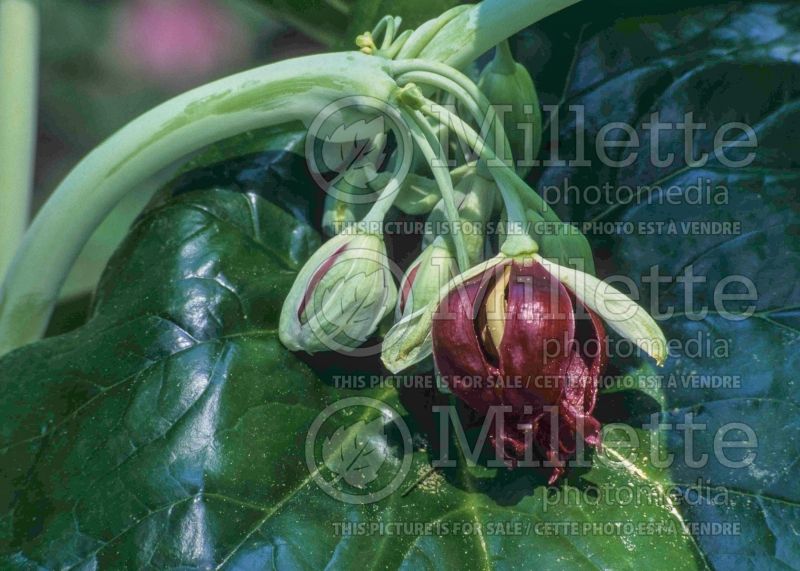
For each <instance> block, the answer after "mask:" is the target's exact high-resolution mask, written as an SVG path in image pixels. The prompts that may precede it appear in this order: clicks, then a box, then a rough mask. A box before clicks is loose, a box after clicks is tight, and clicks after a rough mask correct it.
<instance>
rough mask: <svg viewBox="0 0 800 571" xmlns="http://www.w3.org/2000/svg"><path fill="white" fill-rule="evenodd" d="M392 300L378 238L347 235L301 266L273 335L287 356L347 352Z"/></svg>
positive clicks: (393, 290)
mask: <svg viewBox="0 0 800 571" xmlns="http://www.w3.org/2000/svg"><path fill="white" fill-rule="evenodd" d="M396 301H397V287H396V286H395V284H394V280H393V278H392V271H391V269H390V261H389V258H388V257H387V255H386V245H385V244H384V241H383V237H382V236H378V235H375V234H367V233H360V232H353V231H347V232H345V233H343V234H339V235H338V236H336V237H334V238H332V239H331V240H329V241H328V242H326V243H325V244H323V246H322V247H321V248H320V249H319V250H317V251H316V252H315V253H314V255H313V256H311V258H309V260H308V261H307V262H306V264H305V265H304V266H303V268H302V269H301V270H300V273H299V274H298V275H297V278H296V279H295V282H294V285H293V286H292V289H291V291H290V292H289V295H288V296H287V298H286V300H285V301H284V303H283V309H282V310H281V318H280V326H279V336H280V339H281V342H282V343H283V344H284V345H285V346H286V347H288V348H289V349H291V350H293V351H299V350H304V351H307V352H308V353H315V352H318V351H328V350H334V351H335V350H342V349H352V348H356V347H358V346H359V345H361V344H363V343H364V342H365V341H366V340H367V338H368V337H369V336H370V335H372V334H373V333H374V332H375V330H376V329H377V327H378V325H379V324H380V322H381V320H382V319H383V318H384V317H385V316H386V315H387V314H389V313H390V312H391V311H392V310H393V309H394V306H395V303H396Z"/></svg>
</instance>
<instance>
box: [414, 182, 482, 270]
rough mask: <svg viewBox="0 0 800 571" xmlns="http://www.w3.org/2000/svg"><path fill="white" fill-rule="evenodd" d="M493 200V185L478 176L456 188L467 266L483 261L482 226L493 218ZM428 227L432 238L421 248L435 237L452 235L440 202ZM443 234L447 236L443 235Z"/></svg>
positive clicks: (426, 240)
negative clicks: (468, 263)
mask: <svg viewBox="0 0 800 571" xmlns="http://www.w3.org/2000/svg"><path fill="white" fill-rule="evenodd" d="M494 200H495V187H494V183H492V182H490V181H488V180H486V179H485V178H483V177H481V176H480V175H476V174H472V175H468V176H465V177H464V178H463V179H462V180H461V181H460V182H459V183H458V184H457V185H456V191H455V202H456V206H457V207H458V214H459V218H460V223H461V233H462V235H463V236H464V245H465V246H466V248H467V256H468V257H469V261H470V264H477V263H478V262H480V261H481V260H483V257H484V256H483V254H484V242H485V225H486V221H487V220H489V218H490V216H491V214H492V209H493V208H494ZM428 226H429V227H430V228H432V229H433V230H434V234H426V235H425V236H424V237H423V238H422V247H423V248H425V247H427V246H429V245H431V244H432V243H433V241H434V240H435V239H436V237H437V235H439V234H449V233H452V229H448V227H447V214H446V213H445V207H444V202H443V201H441V200H440V201H439V203H438V204H437V205H436V208H434V209H433V211H432V212H431V214H430V216H428ZM446 230H450V232H444V231H446Z"/></svg>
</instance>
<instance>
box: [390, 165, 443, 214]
mask: <svg viewBox="0 0 800 571" xmlns="http://www.w3.org/2000/svg"><path fill="white" fill-rule="evenodd" d="M441 198H442V195H441V193H440V192H439V186H438V185H437V184H436V181H434V180H432V179H430V178H428V177H425V176H421V175H418V174H414V173H409V174H407V175H406V177H405V179H404V180H403V182H402V184H401V185H400V189H399V190H398V193H397V198H396V199H395V201H394V206H395V207H396V208H399V209H400V210H401V211H402V212H404V213H405V214H410V215H412V216H417V215H419V214H428V213H429V212H430V211H431V210H433V208H434V207H435V206H436V204H438V202H439V200H441Z"/></svg>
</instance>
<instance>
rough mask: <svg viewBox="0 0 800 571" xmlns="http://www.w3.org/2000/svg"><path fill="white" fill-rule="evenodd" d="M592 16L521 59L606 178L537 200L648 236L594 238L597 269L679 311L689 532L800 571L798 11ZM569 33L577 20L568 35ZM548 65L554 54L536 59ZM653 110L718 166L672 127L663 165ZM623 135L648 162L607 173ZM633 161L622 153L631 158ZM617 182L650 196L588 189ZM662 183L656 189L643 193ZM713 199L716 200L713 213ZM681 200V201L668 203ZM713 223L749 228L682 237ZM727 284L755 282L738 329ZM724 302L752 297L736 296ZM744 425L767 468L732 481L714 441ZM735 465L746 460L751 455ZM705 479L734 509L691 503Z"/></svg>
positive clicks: (734, 474)
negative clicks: (745, 138) (695, 160)
mask: <svg viewBox="0 0 800 571" xmlns="http://www.w3.org/2000/svg"><path fill="white" fill-rule="evenodd" d="M644 9H647V8H644ZM579 13H580V10H579V9H578V8H576V9H574V10H571V11H569V12H567V13H564V14H562V15H559V18H561V21H562V22H563V23H564V25H565V28H564V31H563V35H560V36H559V35H553V34H548V33H544V32H543V31H541V30H529V31H527V32H525V33H523V34H521V35H520V36H519V37H518V38H517V42H516V47H517V50H518V53H520V54H524V57H525V58H526V59H527V60H528V61H529V64H530V66H531V67H537V66H538V69H539V70H540V74H539V78H540V80H541V85H542V86H543V87H544V91H545V93H546V96H545V100H546V101H547V102H548V103H560V104H561V109H560V113H559V123H560V134H559V140H560V143H561V153H560V155H561V156H560V158H562V159H564V160H569V159H571V158H574V156H575V148H576V145H575V141H576V137H577V136H576V120H575V117H576V115H575V113H574V112H573V111H571V110H570V109H569V106H583V108H584V110H585V116H586V122H585V129H586V135H585V141H586V146H585V148H586V158H587V159H588V160H590V161H592V163H593V167H592V168H586V167H549V168H544V169H541V170H540V172H539V174H538V177H537V179H536V182H537V185H538V186H539V188H540V190H542V191H543V192H545V193H548V192H549V196H550V197H554V198H556V197H557V198H560V199H561V200H560V201H556V208H558V209H560V211H561V212H562V213H563V214H564V215H565V216H566V217H567V218H568V219H570V220H572V221H574V222H576V223H579V224H581V223H585V222H588V223H604V222H611V223H620V222H622V223H632V226H628V227H627V229H626V228H625V227H620V226H608V227H605V228H603V227H599V226H592V227H591V228H592V229H590V231H589V239H590V241H591V242H592V244H593V246H594V248H595V252H596V254H598V255H599V256H600V257H601V260H599V261H600V264H599V265H600V266H601V267H602V268H603V269H604V272H605V273H606V274H609V275H610V274H621V275H623V276H628V277H630V278H632V279H633V281H634V284H635V286H636V288H637V289H638V291H640V292H641V302H642V304H644V305H645V306H648V307H649V306H650V304H651V303H654V304H656V306H658V307H660V308H661V310H667V309H668V308H671V309H672V310H673V311H674V312H675V314H674V316H673V317H671V318H669V319H666V320H665V321H663V326H664V330H665V332H666V334H667V337H668V338H669V339H671V340H673V342H674V341H680V342H681V346H682V349H678V350H675V351H673V354H672V356H671V358H670V359H669V360H668V361H667V364H666V367H665V368H664V369H662V370H659V371H655V372H654V373H657V374H658V375H659V378H660V380H661V382H662V384H663V391H662V392H663V397H664V399H665V400H664V403H663V404H664V406H663V408H664V412H663V414H662V415H661V420H662V421H663V422H665V423H671V424H672V426H673V429H672V430H669V431H667V432H666V433H665V434H664V435H663V436H664V437H665V441H666V443H667V448H668V450H669V451H670V452H672V453H674V454H675V462H674V464H673V466H672V467H671V469H670V471H671V476H670V477H671V479H672V481H673V482H675V484H676V485H678V486H679V487H680V488H681V489H683V490H684V496H685V498H684V501H682V502H680V503H679V508H680V510H681V512H682V513H683V514H684V516H685V517H686V518H687V521H689V522H694V523H703V522H705V523H708V522H716V523H726V524H732V525H738V526H740V527H739V532H738V534H733V535H732V534H730V533H728V534H719V533H714V532H710V531H706V532H704V533H700V534H698V542H699V544H700V546H701V548H702V550H703V552H704V553H705V555H706V557H707V559H708V561H709V562H710V563H711V564H712V565H713V566H714V567H717V568H721V569H722V568H724V569H728V568H767V567H769V568H784V567H795V566H796V565H797V555H798V549H799V548H800V544H799V543H798V540H797V532H796V529H797V528H798V527H799V526H800V517H799V514H800V487H798V481H797V477H796V474H797V471H796V459H797V457H798V453H800V450H799V449H798V444H797V439H796V438H795V437H794V429H795V427H796V426H797V425H798V423H799V422H800V414H799V412H798V411H799V409H800V401H799V400H798V397H797V391H798V385H797V379H796V371H797V367H798V360H797V359H798V357H797V355H798V353H797V347H798V341H799V340H800V328H798V325H800V320H798V317H799V316H800V315H799V314H798V310H799V309H800V288H799V287H798V285H797V284H798V282H799V281H800V240H798V234H800V211H799V209H798V199H799V198H800V191H798V187H799V186H800V175H798V171H797V170H796V169H797V166H798V155H797V145H796V144H795V141H794V139H795V136H794V133H795V131H796V128H797V125H798V124H799V122H800V107H799V106H798V98H800V61H799V60H798V59H797V54H798V52H799V51H800V10H798V7H797V6H796V5H795V4H748V5H741V4H726V5H719V6H710V7H708V6H707V7H704V8H702V9H694V10H688V11H682V12H678V13H675V14H670V15H661V16H645V17H636V18H633V17H631V18H625V19H620V20H618V21H616V22H614V23H613V24H612V25H610V26H605V25H600V26H598V25H597V24H595V25H591V24H586V25H584V24H580V21H581V20H580V19H579V18H578V17H576V16H577V15H578V14H579ZM570 18H572V20H573V22H578V23H577V24H568V23H567V22H568V20H569V19H570ZM542 29H545V27H542ZM578 38H579V39H580V40H579V41H577V42H576V41H575V40H576V39H578ZM570 44H571V45H570ZM531 48H535V49H534V50H531ZM542 51H544V52H545V53H548V54H552V56H553V57H552V58H549V59H548V58H542V59H540V60H539V61H538V62H536V53H537V52H538V53H541V52H542ZM549 60H553V61H555V62H561V65H553V64H552V63H549ZM565 61H569V62H571V63H569V64H568V65H564V62H565ZM534 62H536V63H534ZM542 62H544V64H543V65H541V64H542ZM653 112H658V113H659V115H660V120H661V121H663V122H673V123H677V122H680V121H682V120H683V117H684V114H685V113H687V112H693V113H694V121H695V122H697V123H705V124H706V126H705V130H704V131H702V132H699V133H698V134H697V135H695V137H694V146H695V149H696V153H697V154H696V155H695V156H696V157H697V156H700V155H699V153H709V154H710V158H709V160H708V162H707V164H705V165H703V166H698V167H690V166H687V161H686V153H685V150H684V140H683V132H681V131H677V130H674V129H673V130H672V131H670V132H665V133H664V134H662V136H661V155H660V158H662V159H663V158H664V157H665V156H666V154H667V153H674V154H675V163H674V165H672V166H669V167H655V166H653V165H652V163H651V162H650V161H649V159H648V155H649V152H650V144H649V132H648V131H646V130H645V129H644V128H643V123H644V122H645V121H648V120H649V118H650V115H651V113H653ZM611 121H623V122H626V123H629V124H631V125H633V126H634V127H635V128H636V131H637V133H638V135H639V137H640V140H641V141H642V143H643V144H642V146H641V148H640V149H639V152H640V157H639V159H638V160H636V161H635V162H634V163H633V164H632V165H631V166H629V167H627V168H612V167H604V166H602V163H601V162H600V161H599V160H598V157H597V154H596V153H595V150H594V141H595V137H596V135H597V133H598V131H599V129H600V128H601V127H602V126H603V125H604V124H606V123H608V122H611ZM728 122H742V123H746V124H748V125H750V126H752V128H753V129H754V131H755V133H756V134H757V137H758V147H757V148H756V149H755V152H756V158H755V160H754V161H753V162H752V163H751V164H750V165H748V166H746V167H740V168H731V167H729V166H726V165H725V164H723V163H722V162H721V161H720V160H719V159H718V158H717V157H715V155H714V150H715V147H714V145H715V142H714V135H715V133H716V132H717V130H718V129H719V128H720V126H722V125H723V124H725V123H728ZM734 134H738V132H734ZM629 150H630V149H615V150H614V151H615V153H616V156H617V157H621V156H624V153H627V152H629ZM751 150H753V149H743V148H742V149H731V148H728V149H727V150H726V153H727V157H729V158H735V159H737V160H738V159H741V158H743V157H744V156H745V154H746V153H748V152H750V151H751ZM612 156H614V155H612ZM606 183H608V184H610V185H611V188H612V189H617V188H620V187H626V186H627V187H632V188H633V189H634V195H635V196H636V197H635V198H634V199H630V197H629V195H628V194H627V191H624V192H623V193H622V194H621V196H622V197H623V199H621V200H620V199H619V198H617V196H619V195H615V194H613V192H612V194H611V199H610V200H605V199H604V200H600V201H598V200H597V199H596V197H597V194H596V190H594V189H591V188H590V187H591V186H593V185H594V186H598V185H599V186H600V187H602V186H603V185H604V184H606ZM570 186H571V187H573V189H572V190H570V191H569V192H570V193H571V194H570V195H569V197H566V193H565V191H564V189H565V188H568V187H570ZM648 186H650V187H654V190H648V189H647V188H641V189H638V190H637V187H648ZM697 186H699V187H700V188H701V189H702V190H703V192H704V196H705V198H703V199H702V200H700V201H699V202H698V200H697V192H696V190H694V189H693V187H697ZM548 187H558V188H560V189H561V190H560V192H559V191H555V190H552V188H551V189H550V190H549V191H548V190H547V188H548ZM655 187H660V189H655ZM670 187H673V188H672V189H671V190H668V189H670ZM707 190H710V192H706V191H707ZM668 192H669V193H671V194H670V195H669V196H672V197H673V199H671V200H668V199H667V196H668V194H667V193H668ZM626 196H627V197H628V198H627V199H626V198H624V197H626ZM576 197H579V198H578V199H577V203H576ZM709 221H717V222H725V223H731V224H738V225H739V226H729V228H730V229H732V231H730V230H729V231H728V232H727V233H726V232H724V231H723V232H720V231H719V230H709V229H701V228H700V229H699V228H697V227H688V226H683V225H682V224H683V223H687V222H709ZM671 222H674V223H675V226H673V227H670V226H669V223H671ZM658 223H663V224H664V226H662V228H663V229H662V230H661V232H660V233H654V234H649V233H647V231H646V230H645V229H644V228H651V229H652V228H654V227H655V226H654V224H658ZM640 224H645V225H649V226H645V227H642V226H640ZM631 228H633V231H632V232H631V230H630V229H631ZM654 265H658V267H659V270H660V275H662V276H665V277H669V278H671V279H672V282H671V283H669V284H661V286H660V290H659V291H658V292H655V291H654V290H653V288H652V286H651V285H650V284H648V283H646V280H645V282H643V280H642V277H644V276H647V275H648V274H650V271H651V267H652V266H654ZM687 268H691V269H692V270H693V272H694V275H695V276H699V277H700V278H701V279H702V280H703V283H697V284H695V285H694V288H693V290H688V291H687V285H686V283H681V282H677V281H676V280H675V278H676V277H678V276H684V275H685V271H686V270H687ZM728 276H742V277H744V278H747V279H749V280H751V281H752V283H753V284H754V286H755V288H756V291H757V300H756V301H755V302H754V303H755V306H756V308H755V309H756V313H755V314H754V315H753V316H752V317H750V318H748V319H744V320H732V319H729V318H726V316H725V315H722V314H720V311H719V309H720V308H719V306H718V305H716V303H715V298H714V292H715V290H716V291H719V290H718V289H717V288H719V287H720V283H721V282H722V283H724V282H723V280H724V279H725V278H726V277H728ZM724 291H725V292H726V293H745V290H743V289H742V288H741V287H739V288H737V287H734V286H729V287H728V289H726V290H724ZM689 301H691V303H692V304H693V305H691V306H689V305H688V303H689ZM750 303H752V302H750V301H739V302H736V301H727V302H726V303H725V305H724V309H726V310H727V311H729V312H734V313H738V312H741V311H743V310H744V308H745V307H746V306H748V305H750ZM701 307H708V309H709V311H708V314H707V315H705V316H698V314H697V313H696V310H697V309H698V308H701ZM691 308H694V309H695V313H694V315H693V314H692V312H691V311H690V309H691ZM690 339H699V340H701V342H702V343H703V348H702V349H701V353H702V354H701V355H699V356H697V355H696V349H695V348H694V347H692V346H691V345H688V344H687V342H688V341H689V340H690ZM687 349H688V351H687ZM636 373H637V374H638V373H639V371H636ZM713 376H717V378H718V380H719V379H720V378H723V379H724V378H727V379H728V381H727V382H728V383H729V385H728V386H727V387H726V386H721V387H712V386H708V385H702V384H701V385H699V386H698V385H696V384H695V383H696V382H697V381H701V380H702V378H703V377H705V378H706V379H710V378H712V377H713ZM626 392H627V393H628V394H627V395H626V396H624V395H623V394H622V393H626ZM633 392H634V391H622V393H620V394H617V395H615V398H617V399H619V400H620V402H625V403H627V404H628V405H629V406H628V407H627V408H626V410H627V414H629V415H630V416H629V421H630V422H632V423H636V422H644V421H647V420H648V415H649V413H651V412H653V409H652V407H643V406H637V405H636V403H641V402H642V401H641V400H640V399H638V398H637V397H636V396H635V395H634V394H632V393H633ZM644 402H651V401H649V400H645V401H644ZM632 403H633V405H632V406H631V404H632ZM656 410H657V409H656ZM689 414H691V415H693V418H694V422H695V423H698V424H705V425H707V429H706V430H703V431H700V432H697V433H696V435H695V437H694V443H695V455H696V457H700V455H701V454H708V455H709V462H708V463H707V465H705V466H703V467H702V468H692V467H690V466H689V465H687V461H686V455H685V454H684V453H683V449H684V444H685V440H686V438H687V437H686V434H685V433H684V432H683V431H681V430H676V429H675V426H676V425H677V424H678V423H681V422H683V421H685V420H686V419H687V416H688V415H689ZM730 423H744V424H746V425H747V426H749V427H750V428H751V429H752V430H753V432H754V433H755V435H756V437H757V438H758V445H757V447H756V448H755V450H754V452H755V454H756V457H755V460H754V461H753V462H752V464H750V465H749V466H748V467H746V468H738V469H735V468H728V467H725V466H724V465H723V464H722V463H720V461H719V460H718V457H715V455H714V436H715V434H716V433H717V430H718V429H719V428H720V427H722V426H725V425H727V424H730ZM727 438H728V439H730V440H737V439H739V440H743V439H744V434H743V433H742V432H741V431H738V430H733V431H732V432H731V433H730V434H728V436H727ZM726 454H727V457H728V458H730V459H731V460H742V459H743V458H744V457H745V454H746V451H744V450H741V449H740V450H736V451H733V450H728V451H726ZM698 481H702V482H703V483H704V484H705V485H710V486H718V487H720V488H722V489H724V490H725V492H726V493H727V495H728V498H729V501H726V502H724V504H723V505H714V504H713V502H709V501H706V500H703V499H702V498H701V499H700V500H699V501H692V500H693V499H694V497H693V496H691V492H690V491H689V490H690V488H691V487H692V486H696V485H697V483H698ZM706 529H707V530H708V528H706ZM729 529H730V528H729Z"/></svg>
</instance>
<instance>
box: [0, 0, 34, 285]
mask: <svg viewBox="0 0 800 571" xmlns="http://www.w3.org/2000/svg"><path fill="white" fill-rule="evenodd" d="M38 52H39V13H38V9H37V6H36V3H35V2H33V1H32V0H0V278H2V277H3V275H4V273H5V271H6V268H7V267H8V266H9V264H11V260H12V258H13V257H14V253H15V252H16V250H17V247H18V246H19V244H20V242H21V241H22V237H23V235H24V234H25V229H26V228H27V226H28V217H29V216H30V203H31V193H32V186H33V166H34V150H35V141H36V139H35V137H36V103H37V97H36V88H37V72H38V67H39V66H38Z"/></svg>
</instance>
